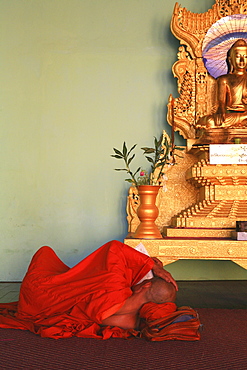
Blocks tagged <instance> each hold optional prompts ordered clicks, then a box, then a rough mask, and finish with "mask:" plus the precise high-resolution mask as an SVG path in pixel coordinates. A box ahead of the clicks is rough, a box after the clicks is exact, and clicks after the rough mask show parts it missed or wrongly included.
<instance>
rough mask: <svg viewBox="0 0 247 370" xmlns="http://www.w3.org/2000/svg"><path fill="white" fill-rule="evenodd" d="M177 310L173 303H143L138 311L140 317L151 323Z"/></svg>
mask: <svg viewBox="0 0 247 370" xmlns="http://www.w3.org/2000/svg"><path fill="white" fill-rule="evenodd" d="M176 310H177V306H176V304H175V303H173V302H166V303H159V304H158V303H153V302H148V303H145V304H144V305H143V306H142V308H141V309H140V311H139V314H140V317H141V318H142V319H145V320H147V321H153V320H157V319H160V318H161V317H165V316H168V315H170V314H171V313H173V312H175V311H176Z"/></svg>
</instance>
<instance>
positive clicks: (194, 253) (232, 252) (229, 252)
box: [124, 238, 247, 269]
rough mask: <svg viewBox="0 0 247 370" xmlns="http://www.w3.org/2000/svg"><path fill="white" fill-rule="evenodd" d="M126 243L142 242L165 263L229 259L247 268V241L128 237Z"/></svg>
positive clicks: (151, 253) (135, 243)
mask: <svg viewBox="0 0 247 370" xmlns="http://www.w3.org/2000/svg"><path fill="white" fill-rule="evenodd" d="M124 243H125V244H127V245H129V246H130V247H133V248H135V247H136V246H137V245H138V244H139V243H142V244H143V245H144V247H145V248H146V249H147V251H148V253H149V255H150V256H151V257H158V258H159V259H160V260H161V261H162V262H163V264H164V265H168V264H169V263H172V262H175V261H177V260H180V259H195V260H196V259H207V260H228V261H233V262H235V263H236V264H238V265H239V266H241V267H243V268H245V269H247V241H237V240H219V239H218V240H217V239H208V240H207V239H198V238H197V239H196V238H195V239H189V238H188V239H182V238H180V239H169V238H164V239H162V240H160V239H159V240H144V239H131V238H126V239H125V240H124Z"/></svg>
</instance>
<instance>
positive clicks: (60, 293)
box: [0, 241, 153, 339]
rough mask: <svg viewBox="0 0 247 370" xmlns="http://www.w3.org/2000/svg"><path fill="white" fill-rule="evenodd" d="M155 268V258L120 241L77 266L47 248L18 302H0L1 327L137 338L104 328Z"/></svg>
mask: <svg viewBox="0 0 247 370" xmlns="http://www.w3.org/2000/svg"><path fill="white" fill-rule="evenodd" d="M152 267H153V260H152V259H151V258H150V257H148V256H146V255H144V254H142V253H140V252H138V251H136V250H134V249H133V248H131V247H129V246H127V245H125V244H123V243H121V242H119V241H111V242H109V243H106V244H105V245H103V246H102V247H100V248H99V249H98V250H96V251H95V252H93V253H92V254H91V255H89V256H88V257H86V258H85V259H84V260H82V261H81V262H79V263H78V264H77V265H76V266H74V267H72V268H69V267H68V266H66V265H65V264H64V263H63V262H62V261H61V260H60V259H59V258H58V256H57V255H56V254H55V252H54V251H53V250H52V249H51V248H50V247H42V248H40V249H39V250H38V251H37V252H36V253H35V255H34V256H33V258H32V261H31V263H30V265H29V268H28V271H27V273H26V275H25V277H24V279H23V282H22V285H21V290H20V297H19V302H13V303H9V304H0V327H2V328H15V329H23V330H30V331H32V332H34V333H36V334H39V335H41V336H42V337H50V338H56V339H57V338H67V337H71V336H79V337H93V338H101V339H107V338H109V337H111V336H112V337H128V336H130V335H137V334H136V332H135V331H126V330H124V329H120V328H111V327H101V326H100V324H101V322H102V320H103V318H104V314H106V313H109V312H110V311H109V310H113V309H115V312H116V311H117V310H118V309H119V308H120V307H121V306H122V305H123V304H124V302H125V300H126V299H127V298H128V297H129V296H130V295H131V294H132V291H131V286H133V285H135V284H137V283H138V281H139V280H140V279H141V278H143V277H144V276H145V275H146V274H147V272H148V271H150V270H151V269H152ZM113 313H114V312H112V313H111V314H113Z"/></svg>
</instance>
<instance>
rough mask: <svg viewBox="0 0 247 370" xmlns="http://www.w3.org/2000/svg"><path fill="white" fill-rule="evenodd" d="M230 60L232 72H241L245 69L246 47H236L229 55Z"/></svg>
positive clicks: (246, 59) (246, 61) (246, 63)
mask: <svg viewBox="0 0 247 370" xmlns="http://www.w3.org/2000/svg"><path fill="white" fill-rule="evenodd" d="M230 60H231V63H232V65H233V68H234V70H237V71H241V70H245V69H246V67H247V47H245V46H237V47H235V48H233V50H232V52H231V54H230Z"/></svg>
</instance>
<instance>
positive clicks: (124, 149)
mask: <svg viewBox="0 0 247 370" xmlns="http://www.w3.org/2000/svg"><path fill="white" fill-rule="evenodd" d="M126 154H127V147H126V144H125V141H124V143H123V155H124V157H126Z"/></svg>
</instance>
